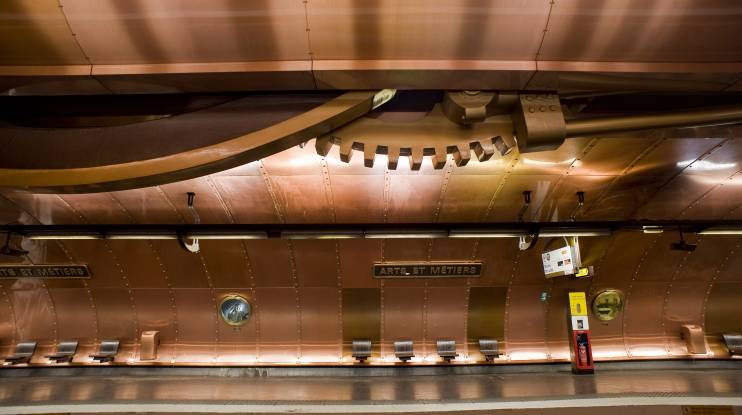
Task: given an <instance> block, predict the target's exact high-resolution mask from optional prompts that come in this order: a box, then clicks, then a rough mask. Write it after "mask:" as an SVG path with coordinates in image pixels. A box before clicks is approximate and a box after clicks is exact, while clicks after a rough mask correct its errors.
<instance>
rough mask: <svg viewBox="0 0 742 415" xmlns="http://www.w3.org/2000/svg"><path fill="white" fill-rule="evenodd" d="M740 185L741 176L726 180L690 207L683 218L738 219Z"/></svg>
mask: <svg viewBox="0 0 742 415" xmlns="http://www.w3.org/2000/svg"><path fill="white" fill-rule="evenodd" d="M740 183H742V182H741V181H740V177H739V176H735V177H734V178H732V179H727V180H724V181H723V182H721V183H719V185H718V186H716V187H714V188H713V189H711V190H710V191H709V192H708V193H707V194H705V195H704V196H703V198H701V199H700V200H698V201H697V203H695V204H693V205H692V206H690V207H689V208H688V210H686V211H685V214H684V215H683V217H684V218H687V219H690V220H693V219H710V218H713V219H738V218H739V217H740V216H741V212H740V209H739V208H738V207H739V205H740V204H739V201H740V200H742V186H740Z"/></svg>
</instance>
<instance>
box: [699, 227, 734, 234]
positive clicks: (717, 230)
mask: <svg viewBox="0 0 742 415" xmlns="http://www.w3.org/2000/svg"><path fill="white" fill-rule="evenodd" d="M698 234H699V235H742V228H722V227H710V228H706V229H704V230H702V231H699V232H698Z"/></svg>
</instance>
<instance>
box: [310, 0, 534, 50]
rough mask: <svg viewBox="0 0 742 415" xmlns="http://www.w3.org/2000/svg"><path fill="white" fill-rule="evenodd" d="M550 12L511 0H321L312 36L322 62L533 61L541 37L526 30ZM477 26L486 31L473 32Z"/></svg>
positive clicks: (313, 10)
mask: <svg viewBox="0 0 742 415" xmlns="http://www.w3.org/2000/svg"><path fill="white" fill-rule="evenodd" d="M547 13H548V7H546V5H543V4H531V5H524V4H523V3H521V2H517V1H510V0H498V1H477V2H473V3H466V4H461V3H455V4H451V3H446V2H443V1H434V2H432V3H431V2H421V1H411V2H407V3H405V5H404V6H403V7H398V6H395V5H391V4H387V3H376V4H374V7H372V8H369V7H360V6H359V5H358V4H357V3H354V2H352V1H349V0H344V1H341V2H331V1H326V0H322V1H318V2H317V3H315V4H314V5H313V6H312V7H310V8H309V20H310V22H311V25H312V31H311V32H310V38H311V43H312V51H313V53H314V55H313V56H314V58H315V59H319V60H336V59H361V60H368V59H380V58H383V59H444V60H450V59H451V58H452V57H455V58H458V59H462V60H467V59H481V60H486V59H501V60H531V59H533V57H534V56H535V55H536V51H537V49H538V43H539V41H540V40H541V39H540V36H537V35H536V33H535V32H534V31H531V30H527V28H531V27H539V28H541V27H543V26H544V24H545V23H546V16H547ZM398 22H405V24H404V25H399V24H398ZM479 25H481V27H482V28H483V30H482V31H478V30H471V28H472V27H473V26H479ZM335 33H345V34H347V36H335V35H334V34H335ZM506 39H515V40H516V41H514V42H508V41H506Z"/></svg>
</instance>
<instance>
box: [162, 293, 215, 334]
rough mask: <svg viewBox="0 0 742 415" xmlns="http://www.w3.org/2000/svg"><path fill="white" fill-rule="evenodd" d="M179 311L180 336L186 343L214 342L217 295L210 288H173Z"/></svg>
mask: <svg viewBox="0 0 742 415" xmlns="http://www.w3.org/2000/svg"><path fill="white" fill-rule="evenodd" d="M173 297H174V298H175V305H176V308H177V313H178V321H179V322H182V324H179V325H178V338H179V339H180V341H181V342H183V343H185V344H196V345H199V344H213V343H214V342H215V340H216V325H217V319H218V318H219V317H218V315H217V306H218V303H217V302H216V301H215V300H216V297H215V296H214V294H213V293H212V291H211V290H209V289H204V288H195V289H194V288H190V289H182V288H179V289H175V290H173Z"/></svg>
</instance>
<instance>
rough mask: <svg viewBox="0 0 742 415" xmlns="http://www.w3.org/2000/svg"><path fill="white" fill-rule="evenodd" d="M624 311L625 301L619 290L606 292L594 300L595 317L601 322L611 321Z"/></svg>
mask: <svg viewBox="0 0 742 415" xmlns="http://www.w3.org/2000/svg"><path fill="white" fill-rule="evenodd" d="M622 309H623V299H622V298H621V292H619V291H618V290H605V291H602V292H600V293H599V294H598V295H596V296H595V298H594V299H593V315H594V316H595V317H596V318H597V319H598V320H600V321H611V320H613V319H614V318H616V316H617V315H618V313H620V312H621V310H622Z"/></svg>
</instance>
